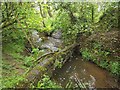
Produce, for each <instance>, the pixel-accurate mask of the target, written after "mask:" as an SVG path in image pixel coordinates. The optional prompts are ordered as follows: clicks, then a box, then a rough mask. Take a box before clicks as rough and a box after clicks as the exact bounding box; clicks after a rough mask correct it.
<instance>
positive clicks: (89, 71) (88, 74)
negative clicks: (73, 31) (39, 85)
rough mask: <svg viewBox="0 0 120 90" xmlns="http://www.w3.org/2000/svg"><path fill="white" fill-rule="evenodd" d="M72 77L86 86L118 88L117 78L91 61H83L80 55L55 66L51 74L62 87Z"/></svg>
mask: <svg viewBox="0 0 120 90" xmlns="http://www.w3.org/2000/svg"><path fill="white" fill-rule="evenodd" d="M72 78H77V79H78V81H80V82H82V83H84V84H85V86H86V87H87V88H120V87H119V86H118V83H117V79H116V78H114V77H113V76H112V75H111V74H110V73H109V72H108V71H106V70H104V69H102V68H100V67H98V66H97V65H96V64H94V63H92V62H89V61H85V60H84V61H83V59H82V58H81V56H80V55H77V56H76V57H73V58H72V59H70V60H68V62H66V63H65V64H64V65H63V67H62V68H57V69H56V70H55V71H54V72H53V75H52V79H53V80H54V81H55V82H56V83H57V84H59V85H61V86H62V87H66V85H67V83H68V81H69V80H71V79H72Z"/></svg>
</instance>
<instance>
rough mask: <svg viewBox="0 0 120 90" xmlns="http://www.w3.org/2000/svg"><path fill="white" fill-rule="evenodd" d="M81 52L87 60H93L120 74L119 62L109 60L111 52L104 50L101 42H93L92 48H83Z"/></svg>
mask: <svg viewBox="0 0 120 90" xmlns="http://www.w3.org/2000/svg"><path fill="white" fill-rule="evenodd" d="M81 53H82V57H83V58H84V59H85V60H90V61H93V62H94V63H96V64H97V65H98V66H100V67H102V68H105V69H107V70H109V71H110V72H111V73H113V74H115V75H118V76H119V70H120V64H119V62H113V61H108V60H107V57H108V56H109V55H110V52H108V51H104V50H103V49H102V45H101V44H100V43H93V44H92V47H91V49H88V48H85V49H82V50H81Z"/></svg>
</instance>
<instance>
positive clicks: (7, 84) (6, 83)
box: [2, 75, 24, 88]
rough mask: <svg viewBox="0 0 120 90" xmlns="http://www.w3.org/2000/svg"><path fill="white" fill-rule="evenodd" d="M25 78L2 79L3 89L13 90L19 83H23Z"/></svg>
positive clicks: (14, 76)
mask: <svg viewBox="0 0 120 90" xmlns="http://www.w3.org/2000/svg"><path fill="white" fill-rule="evenodd" d="M23 80H24V78H23V76H16V75H13V76H10V77H6V78H2V88H13V87H15V85H17V83H18V82H20V81H23Z"/></svg>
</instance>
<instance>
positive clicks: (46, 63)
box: [16, 43, 77, 88]
mask: <svg viewBox="0 0 120 90" xmlns="http://www.w3.org/2000/svg"><path fill="white" fill-rule="evenodd" d="M76 46H77V44H76V43H74V44H72V45H70V46H68V47H66V48H64V49H62V50H60V51H56V52H52V53H48V54H45V55H42V56H41V57H38V59H37V60H36V61H37V62H38V61H39V63H38V64H37V65H36V66H35V67H33V68H31V70H30V71H28V72H27V73H26V74H25V75H24V78H25V80H23V81H21V82H19V83H18V84H17V85H16V88H30V85H31V83H32V84H33V85H36V84H37V82H38V81H40V80H41V79H42V76H43V75H44V74H48V75H51V74H52V72H53V70H55V68H56V67H55V65H54V63H55V61H56V60H58V59H60V58H59V57H60V56H62V58H64V59H63V63H62V64H64V63H65V62H66V61H67V59H68V58H69V57H70V56H71V54H72V51H73V49H74V48H75V47H76ZM48 55H51V56H49V57H47V56H48ZM45 57H47V58H45Z"/></svg>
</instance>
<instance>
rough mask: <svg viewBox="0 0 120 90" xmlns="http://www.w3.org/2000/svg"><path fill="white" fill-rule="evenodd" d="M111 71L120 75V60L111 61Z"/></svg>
mask: <svg viewBox="0 0 120 90" xmlns="http://www.w3.org/2000/svg"><path fill="white" fill-rule="evenodd" d="M110 71H111V72H112V73H113V74H116V75H120V63H119V62H110Z"/></svg>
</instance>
